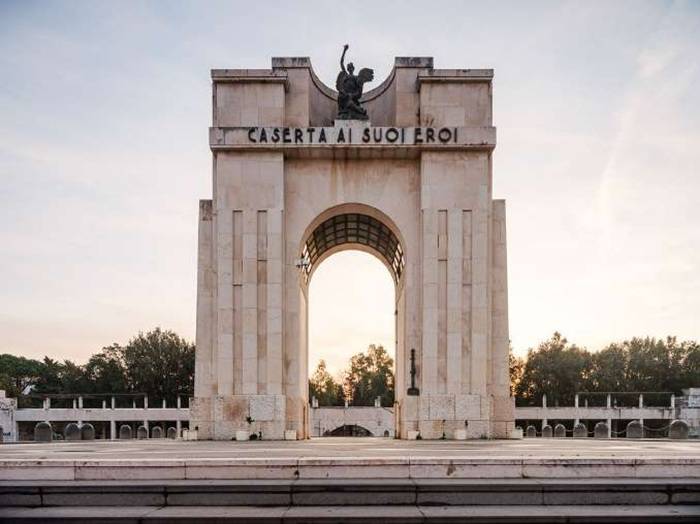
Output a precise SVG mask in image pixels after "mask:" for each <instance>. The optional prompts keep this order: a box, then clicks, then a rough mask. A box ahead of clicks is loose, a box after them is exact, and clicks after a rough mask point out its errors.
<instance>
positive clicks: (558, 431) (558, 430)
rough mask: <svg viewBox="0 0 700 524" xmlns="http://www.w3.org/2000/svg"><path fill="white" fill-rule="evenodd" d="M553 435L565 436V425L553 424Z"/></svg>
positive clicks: (557, 436)
mask: <svg viewBox="0 0 700 524" xmlns="http://www.w3.org/2000/svg"><path fill="white" fill-rule="evenodd" d="M554 436H555V437H556V438H565V437H566V426H564V424H557V425H556V426H554Z"/></svg>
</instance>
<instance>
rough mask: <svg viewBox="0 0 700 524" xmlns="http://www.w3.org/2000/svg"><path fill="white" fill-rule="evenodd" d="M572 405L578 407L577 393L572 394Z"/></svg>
mask: <svg viewBox="0 0 700 524" xmlns="http://www.w3.org/2000/svg"><path fill="white" fill-rule="evenodd" d="M574 407H575V408H578V393H576V394H575V395H574Z"/></svg>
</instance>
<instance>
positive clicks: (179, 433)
mask: <svg viewBox="0 0 700 524" xmlns="http://www.w3.org/2000/svg"><path fill="white" fill-rule="evenodd" d="M175 430H176V431H177V438H180V437H181V436H182V422H181V421H180V420H176V421H175Z"/></svg>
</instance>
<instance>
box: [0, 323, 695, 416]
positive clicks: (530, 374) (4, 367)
mask: <svg viewBox="0 0 700 524" xmlns="http://www.w3.org/2000/svg"><path fill="white" fill-rule="evenodd" d="M194 355H195V348H194V344H192V343H191V342H188V341H186V340H185V339H183V338H181V337H179V336H178V335H176V334H175V333H173V332H172V331H167V330H161V329H160V328H156V329H154V330H152V331H149V332H146V333H139V334H138V335H137V336H135V337H133V338H132V339H131V340H129V342H128V343H127V344H126V345H123V346H122V345H119V344H112V345H111V346H107V347H105V348H103V349H102V350H101V351H100V352H98V353H96V354H94V355H92V356H91V357H90V359H89V360H88V361H87V363H86V364H83V365H79V364H76V363H75V362H72V361H70V360H64V361H57V360H53V359H51V358H49V357H45V358H44V360H43V361H39V360H33V359H28V358H24V357H17V356H14V355H10V354H0V389H4V390H6V392H7V395H8V396H10V397H18V396H21V395H23V394H26V393H32V394H39V395H41V394H52V393H60V394H78V393H82V394H121V393H144V394H147V395H148V396H149V398H150V399H153V401H154V402H158V401H160V400H163V399H164V400H166V401H167V402H168V404H169V405H173V403H174V402H175V401H176V398H177V397H178V396H182V397H187V396H190V395H192V393H193V391H194ZM393 367H394V360H393V359H392V358H391V357H390V356H389V354H388V353H387V351H386V350H385V349H384V348H383V347H382V346H377V345H374V344H372V345H370V346H369V347H368V348H367V350H366V351H365V352H360V353H357V354H355V355H353V356H352V357H351V358H350V361H349V363H348V366H347V368H346V369H344V370H343V371H342V372H341V373H340V374H339V375H338V376H337V377H333V376H332V375H331V373H330V372H329V371H328V369H327V366H326V363H325V362H324V361H323V360H321V361H320V362H319V364H318V366H317V368H316V370H315V371H314V373H313V374H312V376H311V377H310V378H309V398H312V397H316V398H317V399H318V401H319V405H322V406H342V405H343V404H344V403H345V401H346V400H347V401H348V402H349V403H350V404H352V405H355V406H371V405H373V404H374V400H375V399H376V398H377V397H381V402H382V405H383V406H391V405H392V404H393V403H394V373H393ZM510 378H511V394H512V395H513V396H515V397H516V400H517V402H518V404H519V405H538V404H540V403H541V402H542V396H543V395H547V400H548V404H549V405H551V406H555V405H562V406H566V405H573V402H574V395H575V394H576V393H580V392H591V393H595V392H600V393H603V392H613V391H614V392H638V391H643V392H662V391H664V392H670V393H674V394H676V395H679V394H681V392H682V390H683V389H685V388H689V387H700V344H698V343H697V342H695V341H691V340H688V341H679V340H678V339H677V338H676V337H667V338H665V339H656V338H649V337H647V338H637V337H635V338H632V339H629V340H625V341H623V342H615V343H611V344H608V345H607V346H605V347H604V348H603V349H601V350H600V351H595V352H591V351H588V350H587V349H585V348H583V347H579V346H577V345H576V344H573V343H570V342H569V341H568V340H567V339H566V338H565V337H564V336H562V335H561V334H560V333H554V334H553V335H552V337H551V338H550V339H549V340H546V341H544V342H542V343H541V344H539V345H538V346H537V347H535V348H530V349H529V350H528V352H527V356H526V357H524V358H519V357H516V356H514V354H513V353H512V351H511V354H510Z"/></svg>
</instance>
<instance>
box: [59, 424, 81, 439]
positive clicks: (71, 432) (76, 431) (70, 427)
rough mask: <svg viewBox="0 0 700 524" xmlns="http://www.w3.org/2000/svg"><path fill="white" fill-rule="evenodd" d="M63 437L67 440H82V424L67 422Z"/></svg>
mask: <svg viewBox="0 0 700 524" xmlns="http://www.w3.org/2000/svg"><path fill="white" fill-rule="evenodd" d="M63 437H64V438H65V439H66V440H80V426H78V425H77V424H76V423H75V422H71V423H70V424H66V427H65V428H63Z"/></svg>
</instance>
